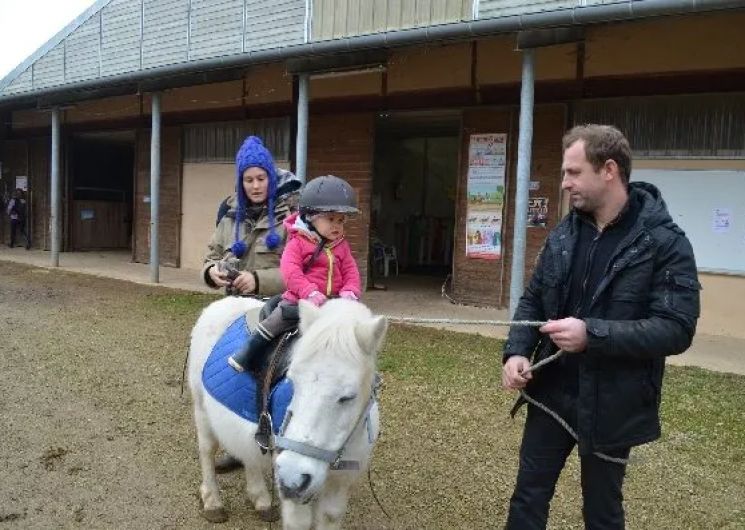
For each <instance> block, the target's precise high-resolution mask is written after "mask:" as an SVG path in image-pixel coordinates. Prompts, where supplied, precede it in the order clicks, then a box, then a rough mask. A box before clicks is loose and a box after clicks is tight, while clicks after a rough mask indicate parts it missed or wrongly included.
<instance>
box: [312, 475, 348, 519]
mask: <svg viewBox="0 0 745 530" xmlns="http://www.w3.org/2000/svg"><path fill="white" fill-rule="evenodd" d="M329 486H330V487H329ZM349 486H350V485H349V484H333V485H332V484H328V485H327V487H326V488H325V489H324V492H323V493H322V494H321V496H320V497H319V498H318V506H317V509H316V528H317V529H318V530H339V529H340V528H341V522H342V520H343V519H344V515H345V514H346V513H347V503H348V501H349Z"/></svg>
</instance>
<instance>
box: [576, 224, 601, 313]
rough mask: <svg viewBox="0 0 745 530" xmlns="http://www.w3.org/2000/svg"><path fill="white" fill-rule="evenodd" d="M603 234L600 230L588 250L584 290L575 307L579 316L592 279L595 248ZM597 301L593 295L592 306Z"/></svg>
mask: <svg viewBox="0 0 745 530" xmlns="http://www.w3.org/2000/svg"><path fill="white" fill-rule="evenodd" d="M602 235H603V231H602V230H599V231H598V233H597V234H596V235H595V237H594V238H593V239H592V242H591V243H590V249H589V250H588V251H587V257H586V258H585V260H586V261H585V271H584V276H583V278H582V292H581V293H580V297H579V302H578V303H577V307H575V308H574V316H579V314H580V309H582V302H583V301H584V299H585V295H586V294H587V282H588V281H589V280H590V268H591V267H590V266H591V265H592V258H593V256H594V255H595V250H596V249H597V248H598V245H597V243H598V240H599V239H600V236H602ZM594 301H595V298H594V297H593V300H592V301H591V302H590V305H591V306H592V302H594Z"/></svg>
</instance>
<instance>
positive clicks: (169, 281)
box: [0, 247, 745, 375]
mask: <svg viewBox="0 0 745 530" xmlns="http://www.w3.org/2000/svg"><path fill="white" fill-rule="evenodd" d="M130 259H131V253H130V252H129V251H124V252H116V251H110V252H63V253H61V254H60V268H61V269H63V270H68V271H73V272H79V273H83V274H91V275H94V276H99V277H103V278H115V279H118V280H124V281H131V282H135V283H140V284H147V285H152V284H150V267H149V265H145V264H141V263H132V262H131V261H130ZM0 260H2V261H11V262H15V263H26V264H28V265H32V266H35V267H47V268H48V267H50V260H51V258H50V253H49V252H47V251H42V250H25V249H23V248H19V247H17V248H13V249H10V248H7V247H3V248H2V249H0ZM159 275H160V283H159V284H158V285H160V286H162V287H169V288H173V289H181V290H186V291H192V292H194V291H197V292H215V291H213V290H212V289H210V288H209V287H207V286H206V285H205V284H204V282H202V280H201V278H200V274H199V271H197V270H193V269H176V268H173V267H161V268H160V272H159ZM378 283H382V284H384V285H385V286H386V287H387V289H386V290H370V291H367V292H366V293H365V294H364V301H365V303H366V304H367V305H368V306H369V307H370V308H371V309H372V310H373V311H374V312H376V313H379V314H384V315H387V316H391V317H397V316H401V317H419V318H451V319H468V320H507V319H508V312H507V310H506V309H490V308H480V307H472V306H463V305H457V304H453V303H451V302H449V301H448V300H447V299H445V298H443V297H442V296H441V285H442V280H441V279H438V278H431V277H418V276H400V277H397V278H387V279H382V280H380V281H379V282H378ZM433 326H434V327H439V328H444V329H452V330H456V331H462V332H467V333H480V334H482V335H486V336H490V337H498V338H504V337H505V336H506V333H507V329H508V328H506V327H495V326H483V325H439V324H437V325H433ZM668 362H669V363H670V364H675V365H689V366H700V367H702V368H707V369H710V370H715V371H720V372H732V373H737V374H743V375H745V340H743V339H738V338H732V337H725V336H718V335H717V336H715V335H701V334H699V335H697V336H696V338H695V339H694V341H693V345H692V346H691V348H690V349H689V350H688V351H686V352H685V353H683V354H682V355H676V356H672V357H669V358H668Z"/></svg>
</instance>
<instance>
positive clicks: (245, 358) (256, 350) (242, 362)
mask: <svg viewBox="0 0 745 530" xmlns="http://www.w3.org/2000/svg"><path fill="white" fill-rule="evenodd" d="M270 342H271V340H270V339H267V338H265V337H264V336H263V335H262V334H261V333H260V332H259V331H258V330H257V331H254V332H253V333H252V334H251V337H249V339H248V343H247V344H246V345H245V346H244V347H243V349H241V350H240V351H238V352H236V353H234V354H233V355H231V356H230V357H228V364H229V365H230V366H231V367H232V368H233V370H235V371H236V372H243V371H245V370H248V369H249V368H250V367H251V363H252V361H253V360H254V359H257V358H258V357H259V355H261V354H262V353H263V352H264V350H266V347H267V345H269V343H270Z"/></svg>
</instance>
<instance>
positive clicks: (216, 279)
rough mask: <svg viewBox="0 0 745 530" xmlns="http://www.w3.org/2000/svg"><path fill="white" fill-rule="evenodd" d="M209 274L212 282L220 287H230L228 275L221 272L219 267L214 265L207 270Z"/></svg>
mask: <svg viewBox="0 0 745 530" xmlns="http://www.w3.org/2000/svg"><path fill="white" fill-rule="evenodd" d="M207 272H208V273H209V275H210V279H211V280H212V282H213V283H214V284H215V285H217V286H218V287H225V286H226V285H228V283H230V282H228V277H227V276H228V275H227V273H226V272H220V271H219V270H218V267H217V265H213V266H212V267H210V268H209V269H207Z"/></svg>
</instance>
